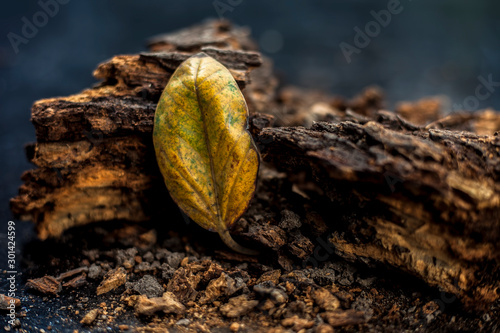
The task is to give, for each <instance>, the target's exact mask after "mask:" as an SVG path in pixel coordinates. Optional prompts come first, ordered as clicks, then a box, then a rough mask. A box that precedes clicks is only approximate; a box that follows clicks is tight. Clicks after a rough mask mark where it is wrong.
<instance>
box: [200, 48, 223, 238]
mask: <svg viewBox="0 0 500 333" xmlns="http://www.w3.org/2000/svg"><path fill="white" fill-rule="evenodd" d="M202 61H203V58H200V61H199V62H198V66H197V68H196V71H195V73H194V92H195V95H196V100H197V102H198V107H199V108H200V113H201V121H202V123H203V137H204V139H205V146H206V147H207V153H208V160H209V161H210V174H211V176H212V177H211V178H212V189H213V193H214V195H215V208H216V211H217V216H216V217H215V219H216V229H218V230H219V229H220V230H219V231H223V230H224V228H223V226H224V224H223V221H222V214H221V207H220V202H219V189H218V186H217V181H216V178H215V168H214V159H213V156H212V149H211V147H210V140H209V139H208V129H207V124H206V122H205V120H206V118H205V113H204V112H203V107H202V104H201V102H200V95H199V92H198V86H199V85H198V74H199V72H200V67H201V62H202ZM203 82H204V81H203ZM214 98H215V97H214Z"/></svg>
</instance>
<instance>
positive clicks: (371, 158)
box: [260, 112, 500, 305]
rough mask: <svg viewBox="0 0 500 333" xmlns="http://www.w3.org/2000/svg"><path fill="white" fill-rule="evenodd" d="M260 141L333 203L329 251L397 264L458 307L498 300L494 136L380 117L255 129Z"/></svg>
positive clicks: (269, 155) (499, 203)
mask: <svg viewBox="0 0 500 333" xmlns="http://www.w3.org/2000/svg"><path fill="white" fill-rule="evenodd" d="M260 141H261V144H262V145H263V146H264V148H265V150H264V151H263V157H264V159H265V160H267V161H268V162H271V163H273V164H274V165H276V166H278V167H280V168H284V169H287V170H289V171H290V172H291V173H294V174H296V173H297V172H299V171H306V172H308V173H309V174H310V175H312V179H314V180H315V181H316V183H317V184H318V186H319V187H320V188H321V189H322V190H323V191H324V193H325V194H326V195H327V196H328V197H329V198H330V199H331V200H332V202H333V203H334V204H335V207H337V208H335V209H338V211H339V213H340V216H342V218H341V221H342V222H341V223H338V225H336V226H335V229H337V232H335V233H334V234H333V236H332V237H331V238H330V240H331V241H332V243H333V244H334V245H335V249H336V251H337V252H338V253H339V254H341V255H343V256H344V257H346V258H350V259H357V258H370V259H372V260H375V261H379V262H383V263H388V264H391V265H394V266H396V267H399V268H402V269H404V270H407V271H409V272H411V273H413V274H415V275H417V276H420V277H421V278H423V279H424V280H425V281H426V282H427V283H429V284H430V285H437V286H440V287H442V288H443V289H445V290H446V291H448V292H452V293H455V294H458V295H460V296H461V298H462V299H463V300H465V302H466V303H474V302H477V301H479V302H478V303H476V305H481V304H490V303H491V302H493V301H494V300H496V299H498V297H499V296H498V292H497V290H500V289H498V288H499V282H498V279H497V278H496V277H495V273H493V272H494V271H498V267H499V257H500V251H499V249H500V248H499V246H498V244H499V243H498V239H499V237H500V218H499V216H500V215H499V212H500V183H499V179H500V178H499V176H500V173H499V170H500V156H499V153H498V149H499V145H500V139H499V137H497V136H480V135H476V134H473V133H466V132H454V131H447V130H437V129H425V128H419V127H416V126H414V125H411V124H409V123H407V122H404V121H402V120H401V119H400V118H398V117H397V116H396V115H394V114H391V113H388V112H380V113H379V114H378V122H375V121H369V122H364V123H363V122H361V123H354V122H349V121H345V122H340V123H316V124H315V125H314V126H313V127H312V128H311V129H305V128H300V127H298V128H269V129H264V130H263V131H262V132H261V135H260ZM360 207H361V208H360ZM360 209H362V210H361V211H360ZM458 230H460V231H458ZM492 267H496V268H495V269H493V270H492ZM478 274H479V276H481V278H480V279H478V278H477V276H478ZM473 300H475V301H473ZM482 302H484V303H482Z"/></svg>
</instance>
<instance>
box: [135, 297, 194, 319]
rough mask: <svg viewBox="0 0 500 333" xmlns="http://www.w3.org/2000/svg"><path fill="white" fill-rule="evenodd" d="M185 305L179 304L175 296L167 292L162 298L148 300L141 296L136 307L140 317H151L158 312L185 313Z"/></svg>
mask: <svg viewBox="0 0 500 333" xmlns="http://www.w3.org/2000/svg"><path fill="white" fill-rule="evenodd" d="M185 309H186V308H185V307H184V305H182V304H181V303H179V301H178V300H177V298H176V297H175V295H174V294H172V293H170V292H165V293H164V294H163V296H162V297H153V298H147V297H146V296H143V295H141V296H139V297H138V299H137V303H136V305H135V312H136V314H138V315H143V316H151V315H153V314H155V313H156V312H163V313H177V314H179V313H183V312H184V311H185Z"/></svg>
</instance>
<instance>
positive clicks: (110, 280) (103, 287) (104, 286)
mask: <svg viewBox="0 0 500 333" xmlns="http://www.w3.org/2000/svg"><path fill="white" fill-rule="evenodd" d="M125 282H127V272H126V271H125V268H123V267H118V268H116V269H113V270H111V271H109V272H108V273H107V274H106V275H105V276H104V279H103V280H102V282H101V283H100V284H99V286H97V295H102V294H105V293H107V292H110V291H111V290H114V289H116V288H118V287H120V286H122V285H124V284H125Z"/></svg>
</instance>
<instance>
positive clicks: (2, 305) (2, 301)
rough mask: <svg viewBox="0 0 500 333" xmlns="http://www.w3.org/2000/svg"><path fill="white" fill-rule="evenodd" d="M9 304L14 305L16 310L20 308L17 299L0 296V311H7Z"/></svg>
mask: <svg viewBox="0 0 500 333" xmlns="http://www.w3.org/2000/svg"><path fill="white" fill-rule="evenodd" d="M11 304H14V308H18V307H20V306H21V300H20V299H18V298H14V297H9V296H7V295H4V294H0V310H9V309H10V307H11Z"/></svg>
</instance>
